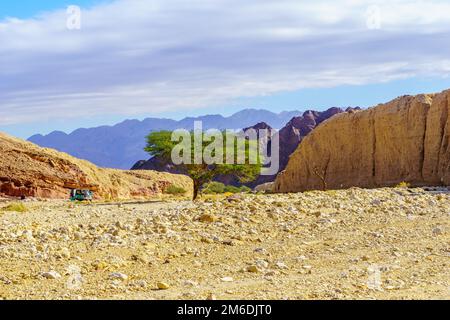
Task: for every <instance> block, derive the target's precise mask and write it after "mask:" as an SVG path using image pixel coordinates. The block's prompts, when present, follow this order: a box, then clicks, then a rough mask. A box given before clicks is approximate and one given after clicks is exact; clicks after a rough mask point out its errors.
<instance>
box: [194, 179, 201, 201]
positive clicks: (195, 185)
mask: <svg viewBox="0 0 450 320" xmlns="http://www.w3.org/2000/svg"><path fill="white" fill-rule="evenodd" d="M199 189H200V183H199V182H198V181H195V180H194V194H193V197H192V201H194V200H195V199H197V197H198V190H199Z"/></svg>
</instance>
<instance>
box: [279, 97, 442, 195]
mask: <svg viewBox="0 0 450 320" xmlns="http://www.w3.org/2000/svg"><path fill="white" fill-rule="evenodd" d="M449 98H450V91H445V92H442V93H440V94H431V95H418V96H404V97H400V98H398V99H395V100H394V101H392V102H389V103H387V104H384V105H379V106H377V107H375V108H371V109H368V110H365V111H358V112H355V111H354V110H349V111H348V112H347V113H343V114H339V115H336V116H335V117H333V118H332V119H329V120H327V121H325V122H324V123H322V124H321V125H320V126H319V127H317V128H316V129H315V130H314V131H313V132H311V133H310V134H309V135H308V136H307V137H306V138H305V139H304V140H303V141H302V143H301V144H300V146H299V147H298V148H297V150H296V151H295V152H294V153H293V155H292V156H291V158H290V160H289V163H288V165H287V167H286V170H285V171H283V172H282V173H280V174H279V175H278V177H277V179H276V182H275V186H274V189H275V191H278V192H295V191H305V190H312V189H323V188H328V189H339V188H348V187H353V186H359V187H380V186H393V185H396V184H398V183H400V182H402V181H405V182H408V183H410V184H411V185H414V186H422V185H449V184H450V147H449V145H450V116H449Z"/></svg>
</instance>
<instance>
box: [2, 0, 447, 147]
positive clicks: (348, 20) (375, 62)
mask: <svg viewBox="0 0 450 320" xmlns="http://www.w3.org/2000/svg"><path fill="white" fill-rule="evenodd" d="M74 5H75V6H78V7H79V9H80V10H79V11H78V10H76V9H77V8H75V10H74V8H73V6H74ZM68 6H72V7H71V10H68ZM448 12H450V2H449V1H446V0H370V1H366V0H334V1H325V0H316V1H306V0H304V1H303V0H246V1H242V0H215V1H207V0H189V1H188V0H111V1H108V0H104V1H93V0H84V1H81V0H72V1H61V0H58V1H53V0H41V1H35V0H22V1H6V0H0V44H1V45H0V131H5V132H8V133H10V134H13V135H16V136H19V137H22V138H27V137H29V136H31V135H32V134H35V133H49V132H51V131H53V130H61V131H66V132H70V131H72V130H74V129H76V128H79V127H92V126H98V125H104V124H114V123H117V122H120V121H122V120H125V119H130V118H137V119H143V118H145V117H150V116H152V117H169V118H174V119H181V118H183V117H186V116H196V115H202V114H217V113H219V114H223V115H230V114H232V113H233V112H237V111H239V110H241V109H244V108H265V109H268V110H271V111H274V112H281V111H284V110H307V109H316V110H323V109H325V108H329V107H334V106H341V107H347V106H361V107H370V106H373V105H376V104H378V103H382V102H387V101H389V100H391V99H394V98H396V97H397V96H400V95H405V94H419V93H430V92H439V91H442V90H444V89H448V88H450V55H449V53H450V15H448Z"/></svg>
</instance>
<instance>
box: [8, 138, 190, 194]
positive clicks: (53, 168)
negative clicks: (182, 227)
mask: <svg viewBox="0 0 450 320" xmlns="http://www.w3.org/2000/svg"><path fill="white" fill-rule="evenodd" d="M0 154H1V155H2V156H1V157H0V194H4V195H9V196H16V197H20V196H26V197H41V198H67V197H68V194H69V189H71V188H88V189H92V190H94V191H95V194H96V197H97V198H103V199H140V198H149V197H155V196H156V195H158V194H160V193H162V192H163V191H164V190H165V189H166V188H167V187H168V186H170V185H172V184H174V185H177V186H179V187H183V188H184V189H185V190H191V188H192V185H191V180H190V179H189V178H188V177H185V176H181V175H172V174H168V173H159V172H153V171H122V170H116V169H102V168H98V167H97V166H95V165H93V164H92V163H90V162H88V161H84V160H79V159H77V158H74V157H72V156H69V155H67V154H65V153H62V152H58V151H56V150H52V149H44V148H40V147H38V146H36V145H34V144H32V143H30V142H25V141H23V140H20V139H16V138H13V137H11V136H8V135H6V134H3V133H0Z"/></svg>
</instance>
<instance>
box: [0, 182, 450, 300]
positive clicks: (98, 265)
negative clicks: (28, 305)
mask: <svg viewBox="0 0 450 320" xmlns="http://www.w3.org/2000/svg"><path fill="white" fill-rule="evenodd" d="M7 204H8V203H7V202H0V208H2V207H5V206H6V205H7ZM25 205H26V207H27V208H28V211H26V212H23V213H18V212H6V211H1V209H0V299H1V298H3V299H208V298H209V299H214V298H217V299H366V298H369V299H372V298H374V299H431V298H437V299H450V271H449V270H450V268H449V259H450V236H449V231H450V220H449V218H450V195H449V193H446V192H427V191H424V190H422V189H402V188H397V189H378V190H362V189H350V190H344V191H328V192H308V193H299V194H283V195H278V194H277V195H245V196H235V197H231V198H230V199H221V200H215V201H214V200H208V201H199V202H198V203H192V202H187V201H186V202H182V201H165V202H155V203H142V204H140V203H133V204H123V205H117V204H114V205H99V204H92V205H73V204H70V203H68V202H63V201H48V202H47V201H46V202H40V201H33V202H27V203H26V204H25Z"/></svg>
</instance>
